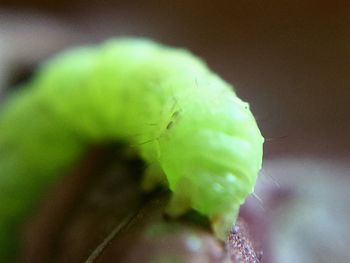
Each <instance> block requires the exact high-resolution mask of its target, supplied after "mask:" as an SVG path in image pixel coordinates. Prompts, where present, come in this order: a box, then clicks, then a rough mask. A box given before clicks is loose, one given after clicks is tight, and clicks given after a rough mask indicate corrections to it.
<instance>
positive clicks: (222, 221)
mask: <svg viewBox="0 0 350 263" xmlns="http://www.w3.org/2000/svg"><path fill="white" fill-rule="evenodd" d="M238 211H239V206H238V207H234V208H233V209H231V211H225V212H224V213H221V214H218V215H215V216H212V217H210V223H211V227H212V229H213V231H214V233H215V235H216V236H217V237H218V238H219V239H221V240H223V241H225V240H226V238H227V237H228V234H229V232H230V230H231V229H232V227H233V226H234V224H235V222H236V219H237V216H238Z"/></svg>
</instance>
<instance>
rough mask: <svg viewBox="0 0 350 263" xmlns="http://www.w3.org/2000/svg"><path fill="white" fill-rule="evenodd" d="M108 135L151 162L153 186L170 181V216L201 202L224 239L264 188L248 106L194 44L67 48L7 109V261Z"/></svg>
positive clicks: (3, 158)
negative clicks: (30, 220) (39, 209)
mask: <svg viewBox="0 0 350 263" xmlns="http://www.w3.org/2000/svg"><path fill="white" fill-rule="evenodd" d="M106 141H107V142H116V141H122V142H123V143H124V144H126V145H128V146H129V147H130V146H131V147H132V148H133V150H134V151H135V153H137V154H138V155H139V156H140V157H141V158H142V159H143V161H145V163H146V164H148V166H147V169H146V171H145V172H144V176H143V180H142V182H141V186H142V188H143V189H144V190H145V191H148V190H151V189H153V188H155V187H156V186H158V185H159V184H161V185H166V187H168V188H169V190H170V191H171V194H172V197H171V200H170V202H169V204H168V207H167V209H166V210H167V213H168V214H169V215H172V216H178V215H181V214H183V213H185V212H186V211H188V210H189V209H194V210H195V211H197V212H199V213H200V214H202V215H204V216H206V217H208V218H209V220H210V222H211V225H212V228H213V230H214V233H215V235H216V236H217V237H218V238H219V239H222V240H223V239H225V238H226V236H227V233H228V231H229V230H230V228H231V227H232V225H233V224H234V223H235V220H236V217H237V214H238V211H239V207H240V205H241V204H242V203H244V201H245V199H246V197H247V196H248V195H250V194H251V193H253V192H254V186H255V182H256V178H257V176H258V172H259V170H260V168H261V164H262V156H263V142H264V139H263V137H262V135H261V133H260V130H259V128H258V126H257V124H256V121H255V119H254V117H253V114H252V112H251V111H250V109H249V105H248V103H246V102H243V101H242V100H241V99H239V98H238V97H237V95H236V93H235V92H234V91H233V87H232V86H231V85H230V84H228V83H227V82H226V81H224V80H222V79H221V78H220V77H219V76H218V75H216V74H215V73H213V72H212V71H211V70H210V69H209V68H208V66H207V65H206V64H205V63H204V62H203V61H202V60H201V59H200V58H198V57H195V56H194V55H193V54H191V53H189V52H188V51H186V50H184V49H180V48H170V47H167V46H164V45H161V44H158V43H155V42H153V41H150V40H146V39H141V38H121V39H112V40H109V41H106V42H105V43H103V44H101V45H96V46H88V47H78V48H74V49H72V50H69V51H66V52H63V53H61V54H59V55H57V56H56V57H55V58H53V59H51V60H49V61H48V62H47V63H45V64H44V65H43V66H41V67H40V69H39V70H38V72H37V74H36V75H35V76H34V77H33V78H32V79H31V80H30V81H29V82H28V84H26V85H24V87H23V89H22V90H20V91H18V92H15V93H14V94H13V95H12V96H11V97H8V98H7V100H6V102H5V103H3V104H2V105H1V107H0V199H1V200H2V203H3V205H1V204H0V229H1V230H3V231H0V261H2V262H4V261H5V262H9V261H11V260H12V259H14V255H15V254H16V253H15V252H13V251H16V249H17V248H18V242H19V235H20V233H19V229H20V225H21V224H23V222H25V220H26V218H27V217H28V215H29V214H30V212H31V209H32V208H33V206H34V205H35V203H36V202H38V199H39V197H40V195H41V193H43V192H44V191H45V189H46V188H48V186H49V184H50V182H52V181H54V179H55V178H57V177H58V176H60V175H61V174H62V171H65V170H66V169H68V168H69V167H70V166H71V165H73V163H74V161H76V160H77V159H79V157H80V156H82V154H83V153H84V152H85V151H86V149H87V147H88V145H91V144H99V143H102V142H106ZM4 204H6V205H4Z"/></svg>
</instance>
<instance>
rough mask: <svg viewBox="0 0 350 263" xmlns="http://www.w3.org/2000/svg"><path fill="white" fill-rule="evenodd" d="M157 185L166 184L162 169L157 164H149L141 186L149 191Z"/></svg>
mask: <svg viewBox="0 0 350 263" xmlns="http://www.w3.org/2000/svg"><path fill="white" fill-rule="evenodd" d="M158 186H165V187H167V186H168V183H167V180H166V176H165V174H164V172H163V170H162V169H161V168H160V167H159V165H157V164H155V163H154V164H151V165H150V166H148V167H147V169H146V171H145V172H144V175H143V178H142V182H141V187H142V190H143V191H145V192H151V191H152V190H154V189H155V188H156V187H158Z"/></svg>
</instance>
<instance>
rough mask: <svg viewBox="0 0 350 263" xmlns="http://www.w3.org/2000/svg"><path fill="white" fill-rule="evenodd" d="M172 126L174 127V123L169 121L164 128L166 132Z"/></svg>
mask: <svg viewBox="0 0 350 263" xmlns="http://www.w3.org/2000/svg"><path fill="white" fill-rule="evenodd" d="M173 125H174V122H173V121H170V122H169V123H168V125H167V126H166V129H167V130H170V129H171V127H173Z"/></svg>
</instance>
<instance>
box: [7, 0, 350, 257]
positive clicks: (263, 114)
mask: <svg viewBox="0 0 350 263" xmlns="http://www.w3.org/2000/svg"><path fill="white" fill-rule="evenodd" d="M0 7H1V8H0V48H1V50H0V78H1V79H2V82H0V85H2V87H6V86H9V85H10V84H9V83H14V82H16V81H18V80H23V79H25V78H26V76H27V75H28V73H27V72H26V69H28V68H33V67H34V66H35V65H36V64H37V63H39V62H40V61H41V60H42V59H45V58H47V57H48V56H49V55H51V54H53V53H55V52H57V51H59V50H61V49H63V48H65V47H68V46H71V45H78V44H85V43H96V42H99V41H101V40H103V39H106V38H109V37H112V36H120V35H136V36H146V37H151V38H153V39H156V40H158V41H161V42H163V43H165V44H169V45H174V46H181V47H186V48H188V49H190V50H191V51H193V52H194V53H195V54H197V55H199V56H201V57H202V58H204V59H205V60H206V61H207V63H208V64H209V65H210V67H211V68H212V69H213V70H214V71H216V72H218V73H219V74H220V75H222V76H223V77H224V78H225V79H226V80H228V81H229V82H231V83H233V84H234V85H235V88H236V90H237V93H238V94H239V96H241V97H242V98H244V99H245V100H247V101H249V102H250V104H251V108H252V110H253V112H254V113H255V115H256V117H257V120H258V123H259V126H260V127H261V129H262V132H263V134H264V136H265V137H266V138H267V142H266V144H265V158H266V162H265V168H264V172H263V173H264V175H263V177H264V178H265V179H262V181H263V182H262V183H260V185H261V186H259V189H262V190H261V196H260V197H261V198H262V201H261V204H260V205H261V206H262V207H263V208H262V209H261V210H263V211H262V212H261V213H262V214H264V215H266V214H267V215H268V216H271V217H273V219H271V221H272V222H273V223H272V224H271V225H272V226H271V228H273V229H274V230H273V231H272V232H273V234H271V235H269V237H268V238H267V239H266V240H268V241H266V242H267V243H269V245H268V246H267V247H268V248H269V249H270V250H271V251H272V252H271V254H273V255H272V256H271V257H272V258H275V260H276V262H282V261H279V260H281V258H283V257H284V259H285V255H289V256H288V257H289V258H292V260H291V261H287V260H283V262H348V261H349V258H350V255H349V253H348V252H347V251H346V249H345V247H347V246H348V245H349V244H350V241H349V240H350V233H349V230H348V228H350V226H349V223H347V221H349V220H350V218H349V215H350V212H349V210H350V209H349V206H348V205H347V203H346V199H347V196H349V195H350V194H349V195H348V191H347V187H345V186H350V183H349V180H350V177H349V173H350V166H349V165H348V162H349V161H350V155H349V153H350V151H349V146H350V142H349V139H348V134H349V132H350V117H349V115H350V109H349V105H348V101H349V94H350V92H349V88H350V2H349V1H302V0H296V1H281V0H272V1H259V0H255V1H253V0H233V1H186V2H181V1H111V0H106V1H97V0H95V1H67V0H61V1H53V0H33V1H24V0H23V1H19V0H18V1H16V0H2V1H1V6H0ZM14 69H15V70H14ZM11 72H16V73H15V74H13V73H11ZM1 76H3V77H1ZM266 178H267V179H266ZM272 178H273V179H272ZM264 180H265V182H264ZM266 181H268V182H267V183H266ZM272 181H273V182H274V183H271V182H272ZM266 185H268V186H266ZM266 189H268V190H266ZM272 193H273V194H272ZM286 193H287V194H286ZM274 194H277V195H278V194H280V195H281V196H282V197H281V198H280V197H278V198H277V197H274V198H272V197H271V196H275V195H274ZM289 195H291V196H295V198H292V199H290V200H293V201H290V200H289V199H288V200H289V201H288V202H287V203H283V200H284V199H283V198H286V196H287V197H288V196H289ZM264 198H265V200H264ZM269 198H270V199H271V198H272V199H274V200H275V199H277V200H282V201H281V202H282V203H281V204H278V202H277V203H276V202H275V201H276V200H275V201H274V202H273V205H271V210H270V203H269V201H268V200H270V199H269ZM313 198H314V199H313ZM272 199H271V200H272ZM305 200H308V201H309V202H305V203H306V204H304V201H305ZM252 202H253V203H254V200H253V201H252ZM256 202H257V201H256V200H255V204H253V205H255V206H256ZM303 204H304V205H303ZM334 206H336V207H337V210H336V211H333V210H332V209H331V207H333V208H334ZM286 207H287V208H286ZM296 207H297V208H296ZM300 207H301V208H300ZM299 208H300V209H299ZM257 209H258V208H257ZM283 209H284V210H283ZM286 209H287V210H286ZM258 210H259V209H258ZM285 210H286V211H285ZM316 210H317V211H318V212H319V213H318V214H317V215H314V214H313V213H314V212H315V211H316ZM276 211H277V212H276ZM293 211H294V213H293ZM287 215H288V217H287ZM281 218H282V219H281ZM283 222H284V223H283ZM318 223H319V224H318ZM335 225H337V226H336V227H335ZM289 226H290V227H289ZM313 227H315V229H313ZM332 227H333V228H332ZM276 229H278V231H277V230H276ZM324 229H326V230H324ZM322 230H324V231H325V233H323V234H322ZM298 231H299V232H300V233H299V232H298ZM307 231H309V232H310V233H309V234H305V233H306V232H307ZM275 232H276V233H275ZM298 233H299V234H298ZM270 236H271V237H270ZM288 241H290V242H289V243H290V244H289V243H288ZM276 242H277V243H278V244H276ZM271 247H272V249H271ZM296 251H304V252H303V253H301V252H300V253H299V255H298V256H295V254H297V253H296ZM269 253H270V252H269ZM315 255H317V256H315ZM328 256H329V257H328ZM333 259H336V260H335V261H332V260H333ZM293 260H294V261H293Z"/></svg>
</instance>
